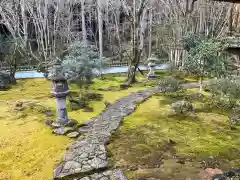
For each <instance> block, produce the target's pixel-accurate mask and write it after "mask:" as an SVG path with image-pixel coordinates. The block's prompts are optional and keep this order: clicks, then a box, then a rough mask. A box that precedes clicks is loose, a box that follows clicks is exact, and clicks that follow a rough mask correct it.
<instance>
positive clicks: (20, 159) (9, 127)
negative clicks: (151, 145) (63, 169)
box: [0, 77, 143, 180]
mask: <svg viewBox="0 0 240 180" xmlns="http://www.w3.org/2000/svg"><path fill="white" fill-rule="evenodd" d="M122 81H123V77H120V78H119V79H118V78H114V79H112V80H111V79H110V78H109V79H107V80H104V81H102V80H98V79H97V80H96V81H95V84H93V85H92V86H91V87H90V91H96V92H99V93H101V94H103V96H104V100H106V101H108V102H110V103H113V102H114V101H116V100H117V99H119V98H121V97H123V96H127V95H128V94H130V93H132V92H136V91H139V90H141V89H143V87H138V88H136V87H133V88H129V89H128V90H123V91H116V92H108V91H98V90H97V89H98V88H99V87H104V88H108V87H110V86H119V84H120V83H122ZM70 88H71V90H73V91H78V88H77V87H76V86H75V85H71V86H70ZM50 91H51V82H50V81H46V80H45V79H34V80H31V79H28V80H20V81H18V84H17V85H16V86H13V87H12V89H10V90H9V91H1V92H0V179H4V180H50V179H52V176H53V169H54V168H55V167H56V165H57V163H59V161H60V160H61V159H62V157H63V155H64V153H65V150H66V147H67V146H68V144H69V143H71V140H69V139H68V138H66V137H63V136H56V135H53V134H52V131H51V129H50V128H48V127H47V126H46V125H45V124H44V123H43V121H44V119H45V115H44V114H43V113H42V112H44V110H45V109H44V108H50V109H52V110H54V109H55V105H56V104H55V99H54V98H51V96H50ZM104 100H103V101H100V102H97V101H96V102H95V101H94V102H91V106H92V107H93V109H94V112H91V113H89V112H83V111H82V110H78V111H70V109H69V111H70V112H69V117H70V118H72V119H75V120H78V121H79V122H80V123H81V122H84V121H86V120H88V119H90V118H92V117H94V116H97V115H98V114H99V113H100V112H101V111H102V110H103V109H104V108H105V106H104V103H103V102H104ZM17 101H22V102H32V103H34V106H35V109H31V108H27V109H26V110H24V111H20V112H16V111H14V110H13V108H14V105H15V104H16V102H17Z"/></svg>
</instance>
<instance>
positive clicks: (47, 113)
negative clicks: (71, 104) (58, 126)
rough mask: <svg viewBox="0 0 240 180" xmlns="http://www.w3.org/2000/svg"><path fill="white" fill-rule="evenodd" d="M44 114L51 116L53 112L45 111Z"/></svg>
mask: <svg viewBox="0 0 240 180" xmlns="http://www.w3.org/2000/svg"><path fill="white" fill-rule="evenodd" d="M45 115H46V116H47V117H53V116H54V114H53V112H52V111H47V112H46V113H45Z"/></svg>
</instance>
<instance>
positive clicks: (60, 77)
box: [49, 58, 66, 81]
mask: <svg viewBox="0 0 240 180" xmlns="http://www.w3.org/2000/svg"><path fill="white" fill-rule="evenodd" d="M49 78H50V79H51V80H52V81H66V78H65V76H64V72H63V67H62V62H61V60H60V59H59V58H56V59H55V60H54V61H53V63H52V68H51V70H50V75H49Z"/></svg>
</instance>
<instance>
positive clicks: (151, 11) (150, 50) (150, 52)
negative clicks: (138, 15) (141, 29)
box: [148, 9, 153, 57]
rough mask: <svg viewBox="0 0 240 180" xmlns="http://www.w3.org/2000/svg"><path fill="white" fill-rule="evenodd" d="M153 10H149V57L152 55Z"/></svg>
mask: <svg viewBox="0 0 240 180" xmlns="http://www.w3.org/2000/svg"><path fill="white" fill-rule="evenodd" d="M152 13H153V10H152V9H150V10H149V45H148V57H151V54H152V20H153V14H152Z"/></svg>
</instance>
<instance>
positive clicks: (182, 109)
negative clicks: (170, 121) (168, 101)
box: [171, 100, 195, 115]
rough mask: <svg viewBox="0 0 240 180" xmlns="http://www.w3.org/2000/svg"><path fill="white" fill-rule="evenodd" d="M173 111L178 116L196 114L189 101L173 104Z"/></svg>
mask: <svg viewBox="0 0 240 180" xmlns="http://www.w3.org/2000/svg"><path fill="white" fill-rule="evenodd" d="M171 106H172V109H173V111H174V112H175V113H176V114H177V115H185V114H187V113H189V112H194V111H195V110H194V107H193V105H192V104H191V103H190V102H188V101H183V100H182V101H177V102H174V103H172V105H171Z"/></svg>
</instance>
